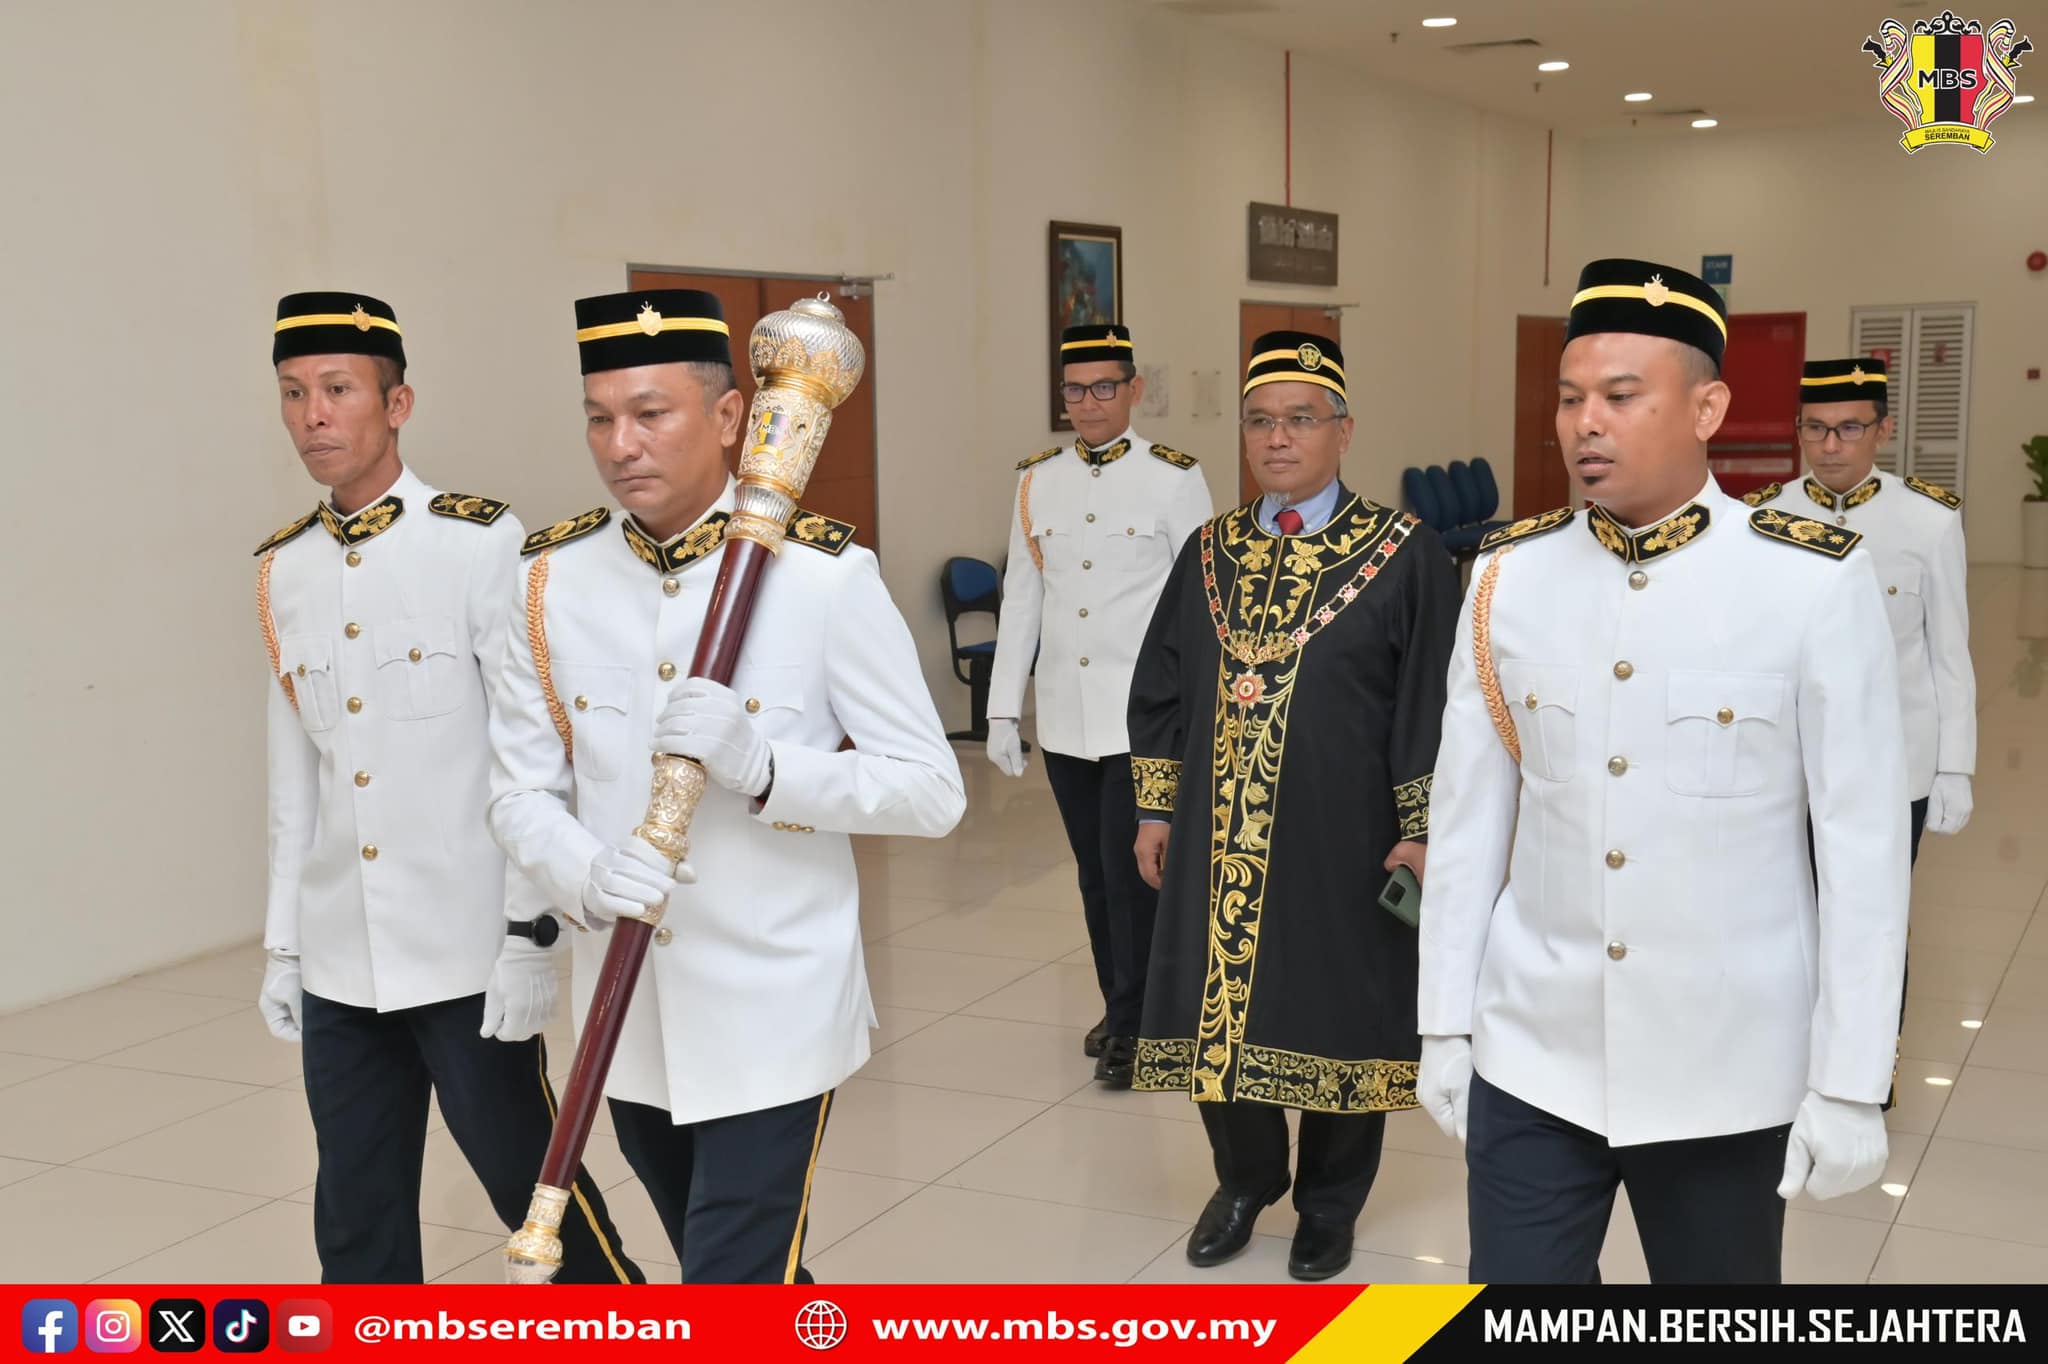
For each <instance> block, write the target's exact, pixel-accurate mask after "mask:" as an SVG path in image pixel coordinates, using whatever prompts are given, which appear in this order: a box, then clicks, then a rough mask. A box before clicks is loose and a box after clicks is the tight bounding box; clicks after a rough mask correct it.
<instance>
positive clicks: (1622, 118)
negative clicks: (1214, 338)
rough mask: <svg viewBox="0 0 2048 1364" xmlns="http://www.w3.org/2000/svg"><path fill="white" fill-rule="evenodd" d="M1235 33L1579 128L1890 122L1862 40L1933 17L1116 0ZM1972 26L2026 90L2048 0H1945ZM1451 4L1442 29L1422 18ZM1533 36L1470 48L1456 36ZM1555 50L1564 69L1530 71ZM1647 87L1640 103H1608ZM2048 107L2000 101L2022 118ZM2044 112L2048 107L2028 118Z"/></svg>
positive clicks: (1848, 2)
mask: <svg viewBox="0 0 2048 1364" xmlns="http://www.w3.org/2000/svg"><path fill="white" fill-rule="evenodd" d="M1130 3H1136V4H1140V5H1145V6H1148V7H1151V8H1154V9H1159V10H1164V11H1169V12H1173V13H1177V14H1181V15H1184V16H1188V17H1190V18H1192V19H1193V20H1194V21H1195V22H1198V23H1202V24H1206V25H1212V26H1214V27H1216V28H1217V29H1220V30H1224V31H1228V32H1231V33H1235V34H1239V35H1242V36H1243V37H1245V38H1246V39H1248V40H1251V41H1255V42H1259V43H1263V44H1269V45H1271V46H1274V47H1280V48H1292V49H1293V50H1294V51H1295V52H1296V53H1314V54H1315V55H1316V57H1317V59H1318V60H1323V61H1329V60H1335V61H1339V62H1343V63H1346V64H1348V65H1350V66H1351V67H1352V68H1353V69H1356V70H1361V71H1364V72H1367V73H1370V74H1373V75H1379V76H1384V77H1386V78H1387V79H1388V81H1389V82H1391V83H1397V84H1400V85H1404V86H1410V87H1414V88H1418V89H1422V90H1428V91H1431V92H1434V93H1436V94H1440V95H1445V96H1448V97H1450V98H1452V99H1455V100H1458V101H1460V102H1461V103H1465V104H1470V105H1475V106H1477V107H1479V108H1482V109H1490V110H1493V111H1495V112H1497V113H1502V114H1508V115H1512V116H1514V117H1517V118H1522V119H1527V120H1529V121H1530V122H1533V123H1539V124H1543V125H1545V126H1548V127H1553V128H1557V129H1559V130H1561V131H1569V132H1574V133H1580V134H1588V135H1598V134H1604V133H1612V134H1625V133H1629V132H1630V131H1631V130H1636V131H1641V130H1659V131H1663V130H1671V129H1676V130H1678V131H1680V132H1683V133H1685V134H1686V135H1688V136H1703V135H1705V134H1702V133H1697V132H1694V131H1693V130H1692V128H1691V121H1692V119H1693V118H1694V117H1697V116H1698V115H1697V114H1696V113H1692V112H1686V111H1696V110H1704V111H1705V112H1706V114H1707V115H1708V116H1710V117H1713V118H1716V119H1718V120H1720V124H1721V127H1722V128H1725V129H1730V130H1744V129H1749V130H1755V129H1768V128H1787V127H1797V126H1803V125H1810V124H1814V123H1818V122H1826V121H1832V120H1835V119H1839V118H1845V117H1852V116H1855V115H1859V114H1868V115H1874V116H1877V117H1880V118H1889V117H1890V115H1889V114H1886V113H1885V112H1884V111H1883V110H1882V108H1881V107H1880V106H1879V104H1878V101H1877V72H1876V69H1875V68H1874V67H1873V65H1872V61H1873V59H1872V58H1871V57H1870V56H1869V55H1868V54H1867V53H1864V52H1862V51H1860V48H1861V47H1862V44H1863V40H1864V39H1865V37H1867V36H1869V35H1871V34H1873V33H1875V32H1876V31H1877V26H1878V24H1879V23H1880V22H1882V21H1883V20H1885V19H1887V18H1895V19H1898V20H1899V21H1900V22H1902V23H1905V24H1907V25H1908V26H1910V25H1911V24H1912V22H1913V21H1914V20H1915V19H1924V18H1927V17H1930V16H1931V15H1933V14H1938V13H1939V12H1940V11H1941V9H1942V8H1944V4H1937V3H1930V0H1421V2H1420V3H1411V2H1410V0H1130ZM1945 3H1946V6H1947V7H1952V8H1954V9H1955V11H1956V13H1957V14H1959V15H1961V16H1962V17H1963V18H1965V19H1980V20H1982V21H1983V22H1984V23H1985V24H1986V25H1989V24H1990V23H1992V22H1994V21H1995V20H1998V19H2003V18H2008V17H2010V18H2011V19H2012V20H2013V21H2014V22H2015V23H2016V24H2017V25H2018V27H2019V31H2020V33H2021V34H2022V35H2025V36H2030V37H2033V38H2034V39H2035V41H2036V45H2037V51H2036V52H2035V53H2030V54H2028V56H2027V57H2026V58H2023V59H2022V65H2021V68H2020V73H2019V88H2020V92H2021V93H2022V94H2025V93H2028V91H2029V87H2030V86H2032V85H2034V84H2035V82H2034V81H2032V80H2030V79H2029V76H2030V75H2032V74H2033V72H2032V70H2031V68H2032V67H2034V66H2035V65H2036V61H2035V58H2038V59H2039V60H2038V65H2039V67H2040V77H2041V80H2040V83H2042V84H2048V0H1986V3H1983V4H1979V3H1977V0H1945ZM1441 15H1449V16H1453V17H1455V18H1456V19H1457V20H1458V23H1457V25H1456V26H1455V27H1453V28H1437V29H1427V28H1424V27H1422V20H1423V19H1424V18H1426V17H1432V16H1441ZM1523 38H1528V39H1534V40H1535V44H1536V45H1535V46H1521V47H1505V48H1495V49H1488V50H1482V51H1477V52H1461V51H1458V50H1455V49H1456V47H1457V45H1459V44H1467V43H1494V42H1506V41H1511V40H1515V39H1523ZM1551 59H1561V60H1565V61H1569V62H1570V63H1571V69H1570V70H1569V71H1564V72H1558V73H1554V74H1544V73H1541V72H1539V71H1537V69H1536V65H1537V63H1538V62H1541V61H1546V60H1551ZM1641 90H1647V91H1649V92H1651V93H1652V94H1653V95H1654V96H1655V98H1654V99H1653V100H1651V101H1649V102H1648V103H1641V104H1628V103H1625V102H1624V101H1623V100H1622V96H1623V95H1624V94H1627V93H1629V92H1630V91H1641ZM2034 109H2043V110H2048V103H2037V104H2035V105H2033V106H2032V107H2031V108H2029V107H2025V106H2022V107H2020V108H2016V109H2014V110H2013V111H2012V112H2011V113H2010V114H2009V115H2008V117H2012V118H2020V117H2024V116H2028V115H2030V114H2032V112H2033V110H2034ZM2040 116H2041V117H2048V113H2044V114H2042V115H2040Z"/></svg>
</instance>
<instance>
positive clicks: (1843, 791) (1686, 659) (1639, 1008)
mask: <svg viewBox="0 0 2048 1364" xmlns="http://www.w3.org/2000/svg"><path fill="white" fill-rule="evenodd" d="M1566 336H1567V340H1566V346H1565V350H1564V355H1563V358H1562V360H1561V362H1560V378H1559V407H1558V416H1557V426H1558V439H1559V444H1560V446H1561V447H1562V448H1563V449H1564V451H1565V453H1566V460H1567V463H1568V465H1569V467H1570V470H1571V474H1572V477H1573V479H1574V481H1575V483H1576V484H1577V486H1578V487H1579V488H1580V489H1581V490H1582V491H1583V492H1584V494H1585V496H1586V498H1587V500H1588V502H1589V503H1590V506H1589V507H1588V509H1587V511H1586V513H1585V515H1584V516H1583V517H1579V516H1575V515H1574V513H1572V512H1571V511H1570V510H1569V509H1564V510H1559V511H1555V512H1549V513H1546V514H1544V515H1543V516H1540V517H1535V518H1531V519H1529V520H1526V521H1521V522H1517V523H1516V524H1515V525H1513V526H1511V527H1507V528H1504V529H1503V530H1501V531H1498V532H1496V533H1495V534H1494V535H1493V536H1490V537H1489V540H1488V543H1487V544H1486V545H1485V546H1483V548H1484V549H1485V550H1486V551H1487V552H1486V553H1484V554H1483V555H1482V558H1481V560H1480V562H1479V564H1478V565H1477V566H1476V567H1477V570H1478V572H1477V576H1476V578H1475V580H1474V586H1473V589H1472V592H1471V594H1470V596H1469V597H1468V599H1467V602H1466V605H1465V609H1464V612H1463V614H1462V617H1461V620H1460V624H1459V636H1458V640H1457V643H1456V649H1455V652H1454V653H1453V655H1452V660H1451V669H1450V677H1449V688H1448V692H1449V700H1448V703H1447V706H1446V710H1445V716H1444V728H1443V741H1442V746H1441V749H1440V751H1439V754H1438V757H1437V763H1436V783H1435V789H1434V793H1433V798H1432V800H1431V804H1430V835H1431V842H1432V846H1431V849H1430V879H1429V893H1428V898H1427V900H1426V902H1425V904H1424V906H1423V910H1422V963H1421V966H1422V970H1421V985H1420V991H1419V1001H1418V1002H1419V1026H1420V1028H1421V1031H1422V1033H1423V1034H1424V1036H1423V1044H1422V1065H1421V1074H1420V1077H1419V1079H1418V1081H1417V1086H1416V1089H1417V1095H1418V1097H1419V1098H1420V1099H1421V1101H1422V1103H1423V1106H1424V1107H1425V1108H1427V1109H1429V1110H1430V1113H1431V1115H1432V1116H1433V1117H1434V1118H1435V1119H1436V1120H1437V1122H1438V1123H1439V1125H1441V1126H1442V1127H1443V1128H1444V1130H1445V1131H1446V1132H1447V1133H1449V1134H1452V1135H1455V1136H1456V1137H1458V1138H1459V1139H1460V1140H1463V1141H1465V1143H1466V1162H1467V1169H1468V1176H1469V1178H1468V1187H1467V1195H1468V1207H1469V1215H1470V1221H1471V1234H1472V1261H1471V1276H1472V1279H1473V1281H1474V1282H1482V1283H1483V1282H1551V1283H1575V1282H1577V1283H1583V1282H1591V1281H1595V1280H1597V1277H1598V1263H1599V1254H1600V1248H1601V1244H1602V1240H1603V1238H1604V1236H1605V1234H1606V1229H1607V1225H1608V1220H1609V1214H1610V1212H1611V1209H1612V1207H1613V1200H1614V1192H1615V1189H1616V1187H1617V1186H1618V1185H1625V1186H1626V1187H1627V1189H1628V1194H1629V1203H1630V1206H1631V1207H1632V1209H1633V1210H1634V1213H1635V1218H1636V1225H1637V1229H1638V1231H1639V1232H1640V1233H1641V1237H1642V1243H1643V1250H1644V1254H1645V1257H1646V1258H1647V1260H1648V1263H1649V1268H1650V1274H1651V1277H1652V1279H1653V1280H1655V1281H1657V1282H1660V1283H1668V1282H1776V1281H1777V1280H1778V1278H1779V1276H1780V1273H1781V1267H1780V1266H1781V1258H1782V1245H1783V1231H1784V1206H1785V1200H1787V1199H1790V1198H1792V1197H1795V1196H1796V1195H1797V1194H1798V1193H1799V1192H1801V1191H1802V1190H1804V1191H1805V1192H1807V1193H1810V1194H1812V1195H1814V1196H1815V1197H1817V1198H1829V1197H1833V1196H1836V1195H1839V1194H1845V1193H1849V1192H1851V1191H1853V1190H1855V1189H1859V1188H1862V1187H1863V1186H1865V1185H1867V1184H1869V1183H1871V1182H1872V1181H1874V1180H1875V1179H1876V1178H1877V1177H1878V1176H1879V1174H1880V1173H1881V1171H1882V1170H1883V1167H1884V1162H1885V1153H1886V1140H1885V1125H1884V1118H1883V1115H1882V1114H1881V1112H1880V1111H1879V1104H1880V1102H1881V1101H1882V1100H1883V1099H1884V1097H1885V1095H1886V1092H1887V1089H1888V1088H1889V1085H1890V1082H1891V1078H1892V1070H1893V1064H1894V1043H1895V1035H1896V1034H1895V1030H1896V1026H1897V1023H1898V1001H1899V983H1900V973H1901V970H1902V965H1903V960H1904V951H1905V927H1906V899H1907V876H1908V864H1907V828H1906V823H1907V822H1906V801H1905V789H1906V759H1905V740H1904V735H1903V732H1902V728H1901V725H1900V720H1899V705H1898V682H1897V665H1896V663H1895V662H1894V659H1893V652H1892V647H1891V630H1890V627H1889V626H1888V625H1887V624H1886V622H1885V618H1884V608H1883V607H1882V606H1881V605H1879V602H1880V601H1881V600H1882V594H1881V593H1880V591H1879V590H1878V588H1877V586H1876V573H1875V571H1874V569H1873V566H1872V558H1871V555H1870V554H1869V553H1868V552H1867V551H1864V550H1862V549H1861V548H1860V547H1859V543H1858V542H1859V539H1860V537H1859V536H1857V535H1856V534H1855V533H1854V532H1853V531H1850V530H1848V529H1847V528H1843V527H1838V526H1835V525H1832V524H1824V523H1822V522H1819V521H1815V520H1811V519H1805V518H1799V517H1794V516H1790V515H1788V514H1786V513H1784V512H1781V511H1777V510H1775V509H1767V510H1762V511H1754V512H1752V510H1751V509H1750V508H1748V507H1746V506H1744V505H1743V504H1742V503H1741V502H1740V501H1738V500H1736V499H1734V498H1731V497H1728V496H1726V495H1724V494H1723V493H1722V492H1721V491H1720V489H1719V488H1718V487H1717V486H1716V485H1715V483H1714V481H1713V479H1712V478H1711V477H1710V476H1709V474H1708V468H1707V442H1708V440H1709V438H1711V436H1712V435H1713V433H1714V431H1715V430H1717V429H1718V428H1719V426H1720V424H1721V421H1722V419H1723V417H1724V416H1725V415H1726V412H1727V406H1728V398H1729V390H1728V386H1727V385H1726V384H1724V383H1722V382H1721V381H1720V378H1719V374H1720V369H1719V366H1720V360H1721V356H1722V352H1723V349H1724V347H1725V344H1726V337H1727V331H1726V313H1725V310H1724V308H1723V306H1722V304H1721V301H1720V299H1719V297H1718V296H1717V295H1716V294H1715V293H1714V291H1713V290H1712V289H1710V288H1709V287H1708V286H1707V285H1706V284H1704V283H1702V282H1701V281H1700V280H1698V279H1696V278H1694V277H1693V276H1691V275H1688V274H1685V273H1684V272H1682V271H1679V270H1674V269H1670V268H1668V267H1663V266H1657V265H1652V264H1648V263H1645V262H1642V261H1628V260H1605V261H1596V262H1594V263H1593V264H1591V265H1589V266H1587V267H1586V270H1585V272H1584V273H1583V274H1582V275H1581V277H1580V281H1579V289H1578V292H1577V294H1576V295H1575V297H1574V298H1573V301H1572V308H1571V320H1570V323H1569V326H1568V329H1567V333H1566ZM1574 520H1578V521H1580V522H1581V523H1582V524H1580V525H1572V524H1571V523H1572V522H1573V521H1574ZM1809 812H1810V814H1811V818H1812V825H1813V831H1814V832H1813V841H1814V848H1815V855H1816V858H1817V864H1818V868H1819V871H1818V877H1817V878H1816V876H1815V874H1814V872H1813V871H1811V870H1810V869H1809V865H1808V854H1807V839H1806V835H1805V830H1804V828H1803V825H1804V821H1805V817H1806V816H1807V815H1808V814H1809ZM1816 880H1817V881H1818V887H1817V893H1816Z"/></svg>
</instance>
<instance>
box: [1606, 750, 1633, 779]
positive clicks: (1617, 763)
mask: <svg viewBox="0 0 2048 1364" xmlns="http://www.w3.org/2000/svg"><path fill="white" fill-rule="evenodd" d="M1607 770H1608V771H1609V772H1610V773H1612V774H1613V775H1614V776H1617V777H1618V776H1620V775H1621V774H1622V773H1624V772H1626V771H1628V759H1627V758H1624V757H1622V756H1621V755H1619V754H1616V755H1615V756H1614V757H1612V758H1609V759H1608V760H1607Z"/></svg>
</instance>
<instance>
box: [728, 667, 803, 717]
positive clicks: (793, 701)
mask: <svg viewBox="0 0 2048 1364" xmlns="http://www.w3.org/2000/svg"><path fill="white" fill-rule="evenodd" d="M732 689H733V690H734V691H735V692H737V693H739V697H740V699H741V700H742V701H744V702H745V703H746V704H747V711H748V713H749V714H751V715H756V716H765V715H768V714H770V713H771V712H775V711H781V712H783V713H784V714H786V715H792V716H794V715H801V714H803V709H804V670H803V668H802V667H800V666H799V665H797V664H795V663H745V664H741V665H740V667H739V668H738V669H737V670H736V671H735V672H734V673H733V679H732ZM756 703H758V705H757V704H756Z"/></svg>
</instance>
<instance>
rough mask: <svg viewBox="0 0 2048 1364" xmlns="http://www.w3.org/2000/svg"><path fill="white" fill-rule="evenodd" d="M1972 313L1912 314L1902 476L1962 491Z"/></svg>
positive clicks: (1955, 310) (1935, 311)
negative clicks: (1910, 357) (1903, 470)
mask: <svg viewBox="0 0 2048 1364" xmlns="http://www.w3.org/2000/svg"><path fill="white" fill-rule="evenodd" d="M1971 321H1972V309H1969V308H1916V309H1914V310H1913V345H1912V355H1913V372H1912V375H1911V379H1910V381H1909V382H1910V386H1911V390H1912V398H1911V402H1910V410H1909V412H1908V420H1907V422H1906V427H1907V431H1906V450H1907V455H1906V472H1908V473H1910V474H1912V475H1913V476H1914V477H1916V478H1924V479H1926V480H1927V481H1928V482H1930V483H1939V484H1941V485H1942V486H1943V487H1945V488H1950V489H1953V490H1954V491H1956V492H1959V493H1960V492H1961V491H1963V483H1964V478H1965V469H1964V464H1965V459H1964V456H1965V452H1966V451H1967V449H1968V439H1967V437H1968V430H1969V418H1970V331H1971V326H1970V324H1971Z"/></svg>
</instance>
